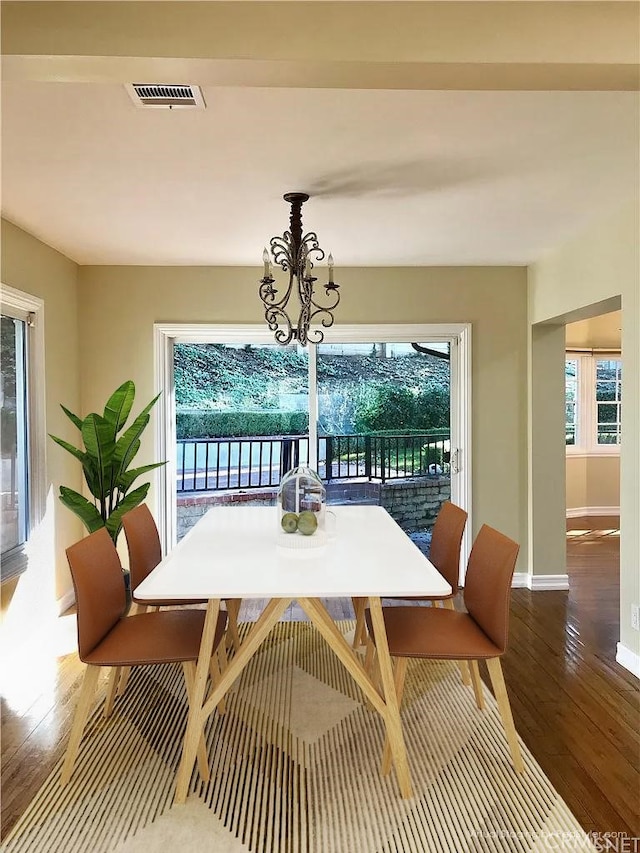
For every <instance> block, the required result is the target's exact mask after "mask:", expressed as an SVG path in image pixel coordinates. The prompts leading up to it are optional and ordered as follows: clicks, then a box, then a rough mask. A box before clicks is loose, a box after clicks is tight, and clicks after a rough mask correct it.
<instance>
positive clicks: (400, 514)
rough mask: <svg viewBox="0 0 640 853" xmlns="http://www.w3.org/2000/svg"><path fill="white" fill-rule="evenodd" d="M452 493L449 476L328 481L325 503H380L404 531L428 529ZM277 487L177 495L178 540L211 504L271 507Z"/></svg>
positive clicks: (274, 500) (412, 531)
mask: <svg viewBox="0 0 640 853" xmlns="http://www.w3.org/2000/svg"><path fill="white" fill-rule="evenodd" d="M450 495H451V480H450V479H449V477H429V478H427V479H422V478H421V479H419V480H418V479H416V480H403V481H401V482H394V483H329V484H328V485H327V504H329V505H332V504H333V505H334V506H335V505H336V504H347V503H356V504H379V505H380V506H383V507H384V508H385V509H386V510H387V511H388V512H389V514H390V515H392V516H393V518H394V519H395V520H396V521H397V522H398V524H399V525H400V527H401V528H402V529H403V530H405V531H406V532H407V533H414V532H416V531H426V530H428V529H429V528H430V527H431V526H432V525H433V523H434V521H435V520H436V516H437V515H438V511H439V510H440V506H441V505H442V503H443V502H444V501H446V500H449V497H450ZM276 496H277V489H273V488H269V489H251V490H250V491H246V492H218V493H216V492H207V493H204V494H200V495H197V494H178V496H177V499H176V504H177V521H178V539H179V540H180V539H182V537H183V536H184V535H185V534H186V533H188V531H189V530H190V529H191V528H192V527H193V525H194V524H195V523H196V522H197V521H198V519H200V518H202V516H203V515H204V514H205V513H206V512H207V511H208V510H209V509H211V507H214V506H228V505H235V504H252V505H253V506H273V505H274V504H275V502H276Z"/></svg>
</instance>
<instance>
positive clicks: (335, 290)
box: [310, 284, 340, 317]
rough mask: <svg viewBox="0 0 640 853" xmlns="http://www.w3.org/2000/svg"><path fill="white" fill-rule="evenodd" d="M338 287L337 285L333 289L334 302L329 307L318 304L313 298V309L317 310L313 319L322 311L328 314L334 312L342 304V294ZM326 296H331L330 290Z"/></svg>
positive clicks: (311, 301) (311, 302)
mask: <svg viewBox="0 0 640 853" xmlns="http://www.w3.org/2000/svg"><path fill="white" fill-rule="evenodd" d="M338 286H339V285H335V286H332V287H331V292H332V293H333V295H334V298H333V302H331V303H330V304H329V305H320V303H319V302H316V301H315V299H313V297H312V298H311V300H310V304H311V305H313V307H314V308H316V309H317V310H316V311H315V312H314V313H313V314H312V315H311V316H312V317H315V315H316V314H317V313H318V312H320V311H327V312H328V311H333V309H334V308H336V307H337V306H338V303H339V302H340V292H339V291H338ZM325 287H327V285H326V284H325ZM326 295H327V296H328V295H329V290H327V293H326Z"/></svg>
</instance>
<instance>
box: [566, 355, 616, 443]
mask: <svg viewBox="0 0 640 853" xmlns="http://www.w3.org/2000/svg"><path fill="white" fill-rule="evenodd" d="M621 423H622V360H621V359H620V358H617V357H614V356H611V355H609V354H607V355H606V357H605V356H598V355H592V354H591V353H589V354H584V355H582V354H580V355H575V356H574V355H572V356H571V357H569V358H567V359H566V360H565V434H566V444H567V447H568V449H569V452H576V453H589V454H595V453H618V452H619V445H620V436H621Z"/></svg>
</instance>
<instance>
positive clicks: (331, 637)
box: [298, 598, 413, 797]
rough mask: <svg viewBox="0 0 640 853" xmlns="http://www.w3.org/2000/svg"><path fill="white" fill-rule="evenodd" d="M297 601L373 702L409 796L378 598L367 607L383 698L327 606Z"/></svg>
mask: <svg viewBox="0 0 640 853" xmlns="http://www.w3.org/2000/svg"><path fill="white" fill-rule="evenodd" d="M298 604H299V605H300V607H302V609H303V610H304V612H305V613H306V614H307V616H308V617H309V618H310V619H311V621H312V622H313V624H314V625H315V626H316V628H317V629H318V631H319V632H320V633H321V634H322V636H323V637H324V638H325V640H326V641H327V642H328V643H329V645H330V646H331V648H332V650H333V651H334V652H335V654H336V656H337V657H338V658H340V660H341V661H342V663H343V664H344V665H345V667H346V668H347V670H348V671H349V672H350V673H351V675H352V676H353V678H354V680H355V681H356V683H357V684H358V685H359V686H360V687H361V688H362V691H363V693H364V694H365V696H366V697H367V698H368V699H369V700H370V701H371V704H372V705H373V706H374V708H375V709H376V711H378V713H379V714H380V715H381V716H382V717H383V719H384V721H385V725H386V728H387V738H388V740H389V743H390V745H391V754H392V757H393V763H394V765H395V768H396V773H397V775H398V784H399V786H400V793H401V794H402V796H403V797H411V796H413V793H412V788H411V778H410V775H409V765H408V762H407V753H406V749H405V745H404V738H403V736H402V726H401V724H400V707H399V703H398V700H397V698H396V691H395V685H394V674H393V668H392V666H391V658H390V656H389V647H388V645H387V635H386V632H385V627H384V620H383V617H382V606H381V604H380V599H379V598H371V599H369V606H370V607H371V616H372V619H373V627H374V633H375V636H376V648H377V650H378V655H379V663H380V670H381V675H382V684H383V688H384V694H385V695H384V701H383V698H382V697H381V696H380V694H379V693H378V691H377V690H376V688H375V685H374V683H373V682H372V680H371V677H370V675H369V674H368V673H367V672H366V670H365V668H364V666H363V665H362V663H361V662H360V659H359V657H358V656H357V655H356V653H355V652H354V650H353V649H352V648H351V647H350V646H349V644H348V643H347V642H346V640H345V639H344V637H343V636H342V634H341V633H340V632H339V631H338V629H337V628H336V625H335V623H334V622H333V620H332V619H331V617H330V616H329V614H328V613H327V610H326V608H325V607H324V605H323V604H322V602H321V601H320V599H317V598H299V599H298ZM374 614H375V618H374ZM376 618H377V619H378V620H379V621H378V622H376ZM379 635H381V636H382V637H384V640H383V642H382V643H380V641H379Z"/></svg>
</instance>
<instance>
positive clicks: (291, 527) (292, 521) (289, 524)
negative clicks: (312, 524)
mask: <svg viewBox="0 0 640 853" xmlns="http://www.w3.org/2000/svg"><path fill="white" fill-rule="evenodd" d="M280 526H281V527H282V529H283V530H284V532H285V533H295V532H296V530H297V528H298V516H297V515H296V514H295V512H285V514H284V515H283V516H282V518H281V519H280Z"/></svg>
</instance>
